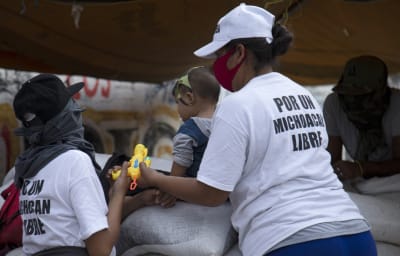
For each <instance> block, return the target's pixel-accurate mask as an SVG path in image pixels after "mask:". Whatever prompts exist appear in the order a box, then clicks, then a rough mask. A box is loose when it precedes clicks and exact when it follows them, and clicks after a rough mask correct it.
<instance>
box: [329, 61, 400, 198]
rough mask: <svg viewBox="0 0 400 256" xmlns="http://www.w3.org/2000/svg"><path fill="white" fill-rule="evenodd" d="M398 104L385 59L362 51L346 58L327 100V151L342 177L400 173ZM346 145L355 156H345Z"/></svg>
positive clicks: (343, 178)
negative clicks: (389, 80) (347, 59)
mask: <svg viewBox="0 0 400 256" xmlns="http://www.w3.org/2000/svg"><path fill="white" fill-rule="evenodd" d="M399 109H400V94H399V93H398V92H395V91H392V90H391V89H390V88H389V86H388V69H387V66H386V64H385V63H384V62H383V61H382V60H381V59H379V58H377V57H375V56H367V55H363V56H358V57H355V58H352V59H350V60H349V61H348V62H347V63H346V65H345V67H344V70H343V73H342V75H341V77H340V79H339V81H338V83H337V85H336V86H335V87H334V88H333V93H331V94H330V95H328V97H327V98H326V100H325V102H324V117H325V121H326V128H327V132H328V135H329V144H328V151H329V152H330V154H331V157H332V158H331V163H332V165H333V167H334V170H335V173H336V174H337V175H338V177H339V178H340V179H341V180H342V181H347V180H354V179H356V178H364V179H370V178H372V177H387V176H392V175H396V174H399V173H400V115H399V114H398V110H399ZM343 146H344V148H345V150H346V151H347V153H348V155H349V156H350V158H351V160H347V159H346V160H345V159H343V158H342V155H343V154H342V148H343ZM376 189H379V188H376ZM380 189H384V188H380ZM382 192H385V191H383V190H382ZM386 192H389V191H386Z"/></svg>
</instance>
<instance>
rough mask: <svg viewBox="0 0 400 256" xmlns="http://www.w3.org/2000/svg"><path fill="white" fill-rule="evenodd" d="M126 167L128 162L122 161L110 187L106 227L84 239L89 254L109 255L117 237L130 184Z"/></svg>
mask: <svg viewBox="0 0 400 256" xmlns="http://www.w3.org/2000/svg"><path fill="white" fill-rule="evenodd" d="M127 168H128V162H124V164H123V166H122V168H121V175H120V176H119V177H118V179H117V180H116V181H115V183H114V185H113V187H112V193H111V196H110V202H109V204H108V209H109V210H108V216H107V220H108V229H104V230H101V231H99V232H96V233H94V234H93V235H91V236H90V237H89V238H88V239H86V240H85V244H86V248H87V251H88V253H89V255H93V256H103V255H104V256H109V255H110V253H111V251H112V248H113V246H114V244H115V243H116V241H117V239H118V236H119V231H120V223H121V219H122V207H123V203H124V198H125V193H126V191H127V189H128V187H129V185H130V178H129V176H128V175H127Z"/></svg>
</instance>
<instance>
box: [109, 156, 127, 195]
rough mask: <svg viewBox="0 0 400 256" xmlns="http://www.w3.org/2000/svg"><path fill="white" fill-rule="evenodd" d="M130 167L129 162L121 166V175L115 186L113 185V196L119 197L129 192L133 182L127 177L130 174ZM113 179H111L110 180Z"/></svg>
mask: <svg viewBox="0 0 400 256" xmlns="http://www.w3.org/2000/svg"><path fill="white" fill-rule="evenodd" d="M128 166H129V162H126V161H125V162H124V163H123V164H122V166H121V174H120V175H119V177H118V178H117V179H116V180H115V182H114V184H113V185H112V188H111V190H112V192H111V193H112V194H113V195H117V194H121V195H125V194H126V191H127V190H128V188H129V186H130V182H131V178H130V176H128V175H127V172H128ZM110 179H111V178H110Z"/></svg>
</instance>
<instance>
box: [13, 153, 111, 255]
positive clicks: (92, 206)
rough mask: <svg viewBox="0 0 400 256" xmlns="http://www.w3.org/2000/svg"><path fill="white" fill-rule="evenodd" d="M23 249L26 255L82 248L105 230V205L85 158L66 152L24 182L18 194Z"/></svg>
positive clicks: (90, 165)
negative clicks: (73, 247) (47, 250)
mask: <svg viewBox="0 0 400 256" xmlns="http://www.w3.org/2000/svg"><path fill="white" fill-rule="evenodd" d="M20 211H21V213H22V220H23V228H24V230H23V250H24V252H25V253H26V254H28V255H30V254H33V253H36V252H38V251H41V250H45V249H49V248H53V247H59V246H78V247H85V243H84V240H85V239H87V238H88V237H90V236H91V235H92V234H94V233H96V232H98V231H100V230H103V229H106V228H108V221H107V216H106V214H107V212H108V208H107V204H106V201H105V198H104V193H103V189H102V187H101V184H100V181H99V178H98V177H97V174H96V172H95V169H94V167H93V164H92V162H91V160H90V158H89V156H88V155H87V154H86V153H84V152H82V151H79V150H69V151H67V152H65V153H63V154H61V155H59V156H58V157H57V158H55V159H54V160H52V161H51V162H50V163H48V164H47V165H46V166H45V167H44V168H43V169H42V170H41V171H40V172H39V173H38V174H37V175H36V176H34V177H33V178H30V179H28V180H25V182H24V185H23V187H22V189H21V191H20Z"/></svg>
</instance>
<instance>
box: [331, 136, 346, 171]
mask: <svg viewBox="0 0 400 256" xmlns="http://www.w3.org/2000/svg"><path fill="white" fill-rule="evenodd" d="M342 148H343V143H342V139H341V138H340V136H329V142H328V148H327V150H328V152H329V153H330V154H331V164H334V163H336V162H337V161H340V160H342Z"/></svg>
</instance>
